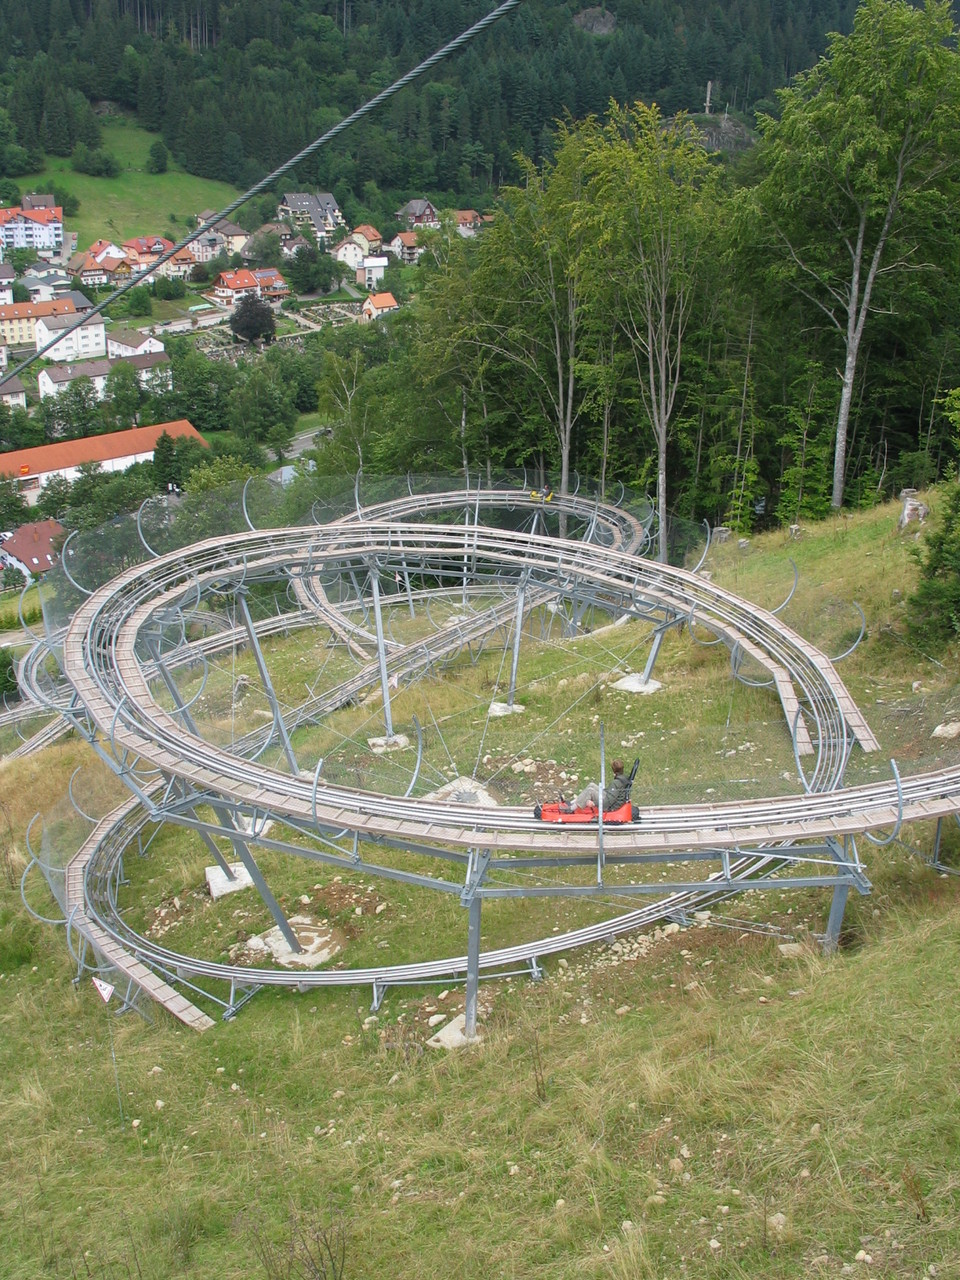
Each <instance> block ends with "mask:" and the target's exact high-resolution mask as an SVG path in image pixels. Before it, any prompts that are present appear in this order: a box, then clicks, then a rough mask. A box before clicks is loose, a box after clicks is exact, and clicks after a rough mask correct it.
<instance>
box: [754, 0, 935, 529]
mask: <svg viewBox="0 0 960 1280" xmlns="http://www.w3.org/2000/svg"><path fill="white" fill-rule="evenodd" d="M779 97H780V106H781V114H780V118H779V119H777V120H774V119H772V118H770V117H766V118H764V119H762V120H761V122H760V123H761V129H762V132H763V142H762V148H761V159H762V163H763V178H762V181H761V183H760V184H759V186H758V187H757V189H756V191H755V198H753V199H752V200H751V206H750V210H749V214H750V216H749V217H748V219H747V222H746V233H747V235H749V236H750V237H752V238H754V239H755V240H756V239H762V240H764V241H765V242H766V244H767V245H768V247H769V249H770V250H771V251H772V260H773V262H774V267H773V270H774V271H775V273H776V274H777V276H778V277H779V279H780V280H781V281H782V282H783V283H784V284H785V285H787V286H789V287H790V288H792V289H795V290H797V291H798V292H799V293H801V294H802V295H803V296H804V297H805V298H806V299H808V301H809V302H810V303H812V304H813V306H814V307H816V308H817V309H818V310H819V312H820V313H821V315H822V316H823V317H825V319H826V321H827V323H828V325H829V326H830V327H831V328H832V329H833V330H834V331H835V332H836V334H837V335H839V338H840V341H841V346H842V373H841V384H840V397H839V405H838V409H837V418H836V448H835V452H834V464H833V493H832V505H833V506H834V507H839V506H841V505H842V502H843V485H844V475H845V470H846V460H847V442H848V434H849V428H850V414H851V405H852V402H853V394H854V386H855V381H856V377H857V371H858V363H859V360H860V357H861V351H862V342H863V335H864V330H865V327H866V325H867V321H868V318H869V316H870V314H871V312H873V311H874V310H875V309H876V306H877V302H878V296H877V295H878V291H879V289H880V286H881V284H884V285H886V286H889V284H890V282H891V281H892V280H894V279H895V278H896V277H897V276H900V277H901V278H902V276H903V275H904V273H906V272H916V271H920V270H933V269H934V264H935V263H936V262H937V261H942V260H943V258H944V257H945V256H949V255H948V254H947V250H946V242H947V241H949V240H952V239H953V237H954V235H955V232H954V228H953V224H954V222H955V218H954V212H953V210H954V207H955V206H954V203H953V201H952V200H950V199H948V196H949V194H950V193H951V191H953V190H954V189H955V184H956V179H957V172H958V166H960V56H958V54H957V51H956V30H955V27H954V23H953V20H952V18H951V13H950V6H949V4H947V3H946V2H945V0H927V3H926V5H925V7H924V8H922V9H918V8H914V7H913V6H912V5H910V4H907V3H906V2H905V0H864V3H863V4H861V5H860V7H859V9H858V10H857V14H856V18H855V20H854V28H853V32H852V33H851V34H850V35H849V36H839V35H835V36H833V37H832V38H831V42H830V46H829V49H828V52H827V55H826V57H824V58H822V59H821V60H820V61H819V62H818V63H817V65H816V66H815V67H814V68H813V69H812V70H811V71H808V72H805V73H803V74H801V75H800V76H798V77H797V78H796V80H795V82H794V83H793V85H792V86H791V87H790V88H788V89H784V90H781V91H780V94H779ZM951 252H952V251H951ZM884 302H885V305H887V306H893V307H895V306H896V302H895V300H894V296H893V294H892V292H891V291H890V289H889V287H887V288H885V289H884Z"/></svg>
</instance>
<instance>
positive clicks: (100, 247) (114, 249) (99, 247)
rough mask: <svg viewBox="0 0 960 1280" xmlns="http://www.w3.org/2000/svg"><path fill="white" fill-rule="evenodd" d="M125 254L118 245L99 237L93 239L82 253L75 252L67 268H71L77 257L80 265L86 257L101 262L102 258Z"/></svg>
mask: <svg viewBox="0 0 960 1280" xmlns="http://www.w3.org/2000/svg"><path fill="white" fill-rule="evenodd" d="M125 256H126V255H125V254H124V252H123V249H122V248H121V247H120V245H118V244H114V242H113V241H112V240H104V239H102V238H101V239H100V240H94V242H93V244H92V245H91V246H90V248H89V249H87V250H85V251H84V252H83V253H82V254H79V255H77V254H75V255H74V257H73V258H71V259H70V263H69V269H70V270H71V271H72V270H73V264H74V261H75V260H76V259H77V258H79V259H80V262H79V265H80V266H82V265H83V262H84V260H85V259H87V258H92V259H93V260H94V262H102V261H103V260H104V258H123V257H125Z"/></svg>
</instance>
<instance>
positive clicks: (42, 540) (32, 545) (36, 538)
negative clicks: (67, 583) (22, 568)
mask: <svg viewBox="0 0 960 1280" xmlns="http://www.w3.org/2000/svg"><path fill="white" fill-rule="evenodd" d="M62 533H63V525H62V524H60V522H59V521H58V520H54V519H52V518H48V519H47V520H36V521H34V522H32V523H31V524H22V525H21V526H20V528H19V529H15V530H14V532H13V533H12V535H11V536H10V537H9V538H7V539H6V541H5V542H4V544H3V550H4V551H5V552H6V553H7V555H10V556H13V558H14V559H15V560H19V561H20V563H21V564H25V565H26V566H27V568H28V569H29V570H30V572H31V573H45V572H46V571H47V569H51V568H53V566H54V564H55V563H56V562H57V560H59V559H60V557H59V555H58V554H57V552H56V551H54V549H53V540H54V538H58V537H59V536H60V535H61V534H62ZM34 562H36V563H34Z"/></svg>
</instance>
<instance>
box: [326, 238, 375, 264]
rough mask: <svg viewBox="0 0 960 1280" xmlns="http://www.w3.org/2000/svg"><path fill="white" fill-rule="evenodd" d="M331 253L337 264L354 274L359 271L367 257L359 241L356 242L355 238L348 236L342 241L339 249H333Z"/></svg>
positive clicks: (338, 246)
mask: <svg viewBox="0 0 960 1280" xmlns="http://www.w3.org/2000/svg"><path fill="white" fill-rule="evenodd" d="M330 252H331V256H332V257H333V258H334V259H335V260H336V261H337V262H339V263H340V264H341V265H342V266H344V267H348V268H349V269H350V270H351V271H354V272H355V271H357V270H358V269H359V267H360V265H361V263H362V262H363V259H364V257H365V256H366V255H365V253H364V250H363V246H362V245H361V244H360V242H359V240H354V238H353V236H348V237H347V239H346V240H341V242H340V243H339V244H338V245H337V247H336V248H335V249H331V251H330Z"/></svg>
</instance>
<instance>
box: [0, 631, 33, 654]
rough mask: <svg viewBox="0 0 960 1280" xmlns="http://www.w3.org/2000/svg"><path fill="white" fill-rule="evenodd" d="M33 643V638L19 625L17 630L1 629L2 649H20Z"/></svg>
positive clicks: (0, 646)
mask: <svg viewBox="0 0 960 1280" xmlns="http://www.w3.org/2000/svg"><path fill="white" fill-rule="evenodd" d="M28 644H33V639H32V637H31V636H28V635H27V633H26V632H25V631H21V630H20V628H19V627H18V628H17V630H16V631H0V649H19V648H23V647H24V646H25V645H28Z"/></svg>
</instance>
